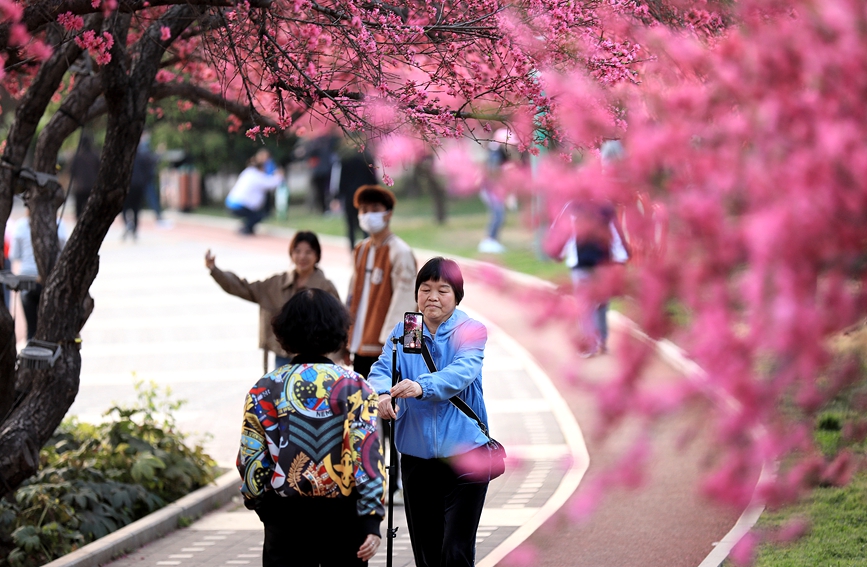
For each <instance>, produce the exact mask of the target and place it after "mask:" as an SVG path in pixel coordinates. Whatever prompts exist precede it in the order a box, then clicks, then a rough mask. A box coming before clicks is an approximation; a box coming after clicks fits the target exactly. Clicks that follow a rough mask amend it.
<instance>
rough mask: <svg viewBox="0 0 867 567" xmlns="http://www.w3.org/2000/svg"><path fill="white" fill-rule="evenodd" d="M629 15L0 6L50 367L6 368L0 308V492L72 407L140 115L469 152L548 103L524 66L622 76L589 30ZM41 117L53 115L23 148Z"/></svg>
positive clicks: (574, 8) (10, 347)
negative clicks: (333, 127) (87, 128)
mask: <svg viewBox="0 0 867 567" xmlns="http://www.w3.org/2000/svg"><path fill="white" fill-rule="evenodd" d="M637 6H638V5H637V4H635V3H633V2H615V3H609V2H601V1H600V0H588V1H586V2H583V3H573V2H560V1H555V0H526V1H525V0H521V1H517V2H514V3H511V4H505V3H500V2H493V1H490V0H472V1H469V2H467V1H464V2H453V1H441V2H433V1H429V0H414V1H411V2H403V3H400V4H399V5H392V4H389V3H387V2H383V1H380V0H373V1H369V0H330V1H319V2H317V1H311V0H247V1H243V2H231V1H228V0H189V1H187V0H184V1H180V0H0V61H2V63H3V65H2V69H0V82H2V86H3V88H4V89H5V90H6V91H7V92H8V93H10V94H11V95H13V96H14V97H16V98H17V105H16V106H15V108H14V118H13V119H12V122H11V126H10V128H9V131H8V135H7V137H6V140H5V143H4V145H3V147H2V162H0V166H2V167H0V221H2V222H3V223H4V224H5V222H6V220H8V218H9V213H10V211H11V208H12V197H13V193H14V192H15V191H16V190H23V191H24V195H25V197H26V199H27V202H28V205H29V208H30V210H31V219H32V235H33V243H34V250H35V253H36V258H37V263H38V266H39V272H40V274H41V280H42V282H43V285H44V291H43V294H42V300H41V304H40V308H39V327H38V329H37V330H36V339H39V340H43V341H47V342H50V343H53V344H58V345H60V346H61V347H62V355H61V357H60V358H59V359H58V360H57V362H56V363H55V365H54V366H53V367H52V368H49V369H43V370H36V369H26V368H18V369H16V366H15V355H16V353H15V341H14V329H13V321H12V319H11V317H10V315H9V313H8V312H7V311H5V310H0V343H2V344H3V345H5V346H3V347H2V350H0V444H2V446H3V447H4V451H3V452H2V454H0V471H2V477H0V493H6V492H8V491H10V490H11V489H13V488H14V487H15V486H17V485H18V484H19V483H20V482H21V481H22V480H24V479H25V478H27V477H28V476H29V475H31V474H32V473H33V472H34V471H35V470H36V467H37V466H38V459H37V454H38V450H39V448H40V447H41V446H42V444H43V443H44V442H45V441H46V440H47V439H48V437H49V436H50V434H51V433H52V432H53V430H54V429H55V427H56V426H57V424H58V423H59V422H60V420H61V419H62V417H63V415H64V414H65V413H66V411H67V409H68V408H69V406H70V405H71V404H72V402H73V400H74V398H75V395H76V393H77V390H78V376H79V372H80V362H81V359H80V354H79V350H78V344H77V342H76V336H77V334H78V332H79V331H80V329H81V328H82V326H83V325H84V323H85V321H86V319H87V316H88V314H89V313H90V310H91V309H92V308H93V305H92V301H91V300H90V298H89V296H88V289H89V287H90V284H91V283H92V281H93V279H94V278H95V277H96V274H97V272H98V250H99V246H100V244H101V242H102V240H103V239H104V237H105V235H106V233H107V231H108V229H109V226H110V225H111V223H112V221H113V219H114V218H115V217H116V215H117V214H118V213H119V212H120V210H121V206H122V203H123V200H124V197H125V194H126V191H127V188H128V185H129V180H130V176H131V169H132V160H133V156H134V152H135V148H136V146H137V143H138V140H139V137H140V134H141V132H142V129H143V125H144V121H145V117H146V114H147V112H148V110H149V109H152V108H154V107H155V106H158V105H159V104H160V101H164V100H169V99H180V100H181V101H184V102H182V104H180V105H179V107H181V108H184V107H188V106H189V105H190V104H209V105H211V106H214V107H216V108H218V109H221V110H224V111H226V112H227V113H228V114H229V115H231V116H230V120H229V128H230V129H237V128H238V127H240V126H241V125H242V124H245V125H247V126H248V130H247V135H248V136H250V137H251V138H254V139H255V138H258V137H260V136H270V135H276V134H279V133H280V132H282V131H284V130H286V129H288V128H300V127H301V126H300V125H299V122H300V118H301V117H302V116H305V115H308V116H314V117H317V118H318V119H325V120H331V121H335V122H337V123H338V124H340V125H341V126H342V127H343V128H344V130H345V131H346V132H347V133H348V134H350V135H355V134H359V135H360V134H362V133H363V134H364V135H365V136H370V135H374V136H375V135H386V134H389V133H394V132H413V133H414V135H416V136H418V137H421V138H423V139H427V140H428V142H429V143H432V144H436V143H438V140H439V139H440V138H442V137H459V136H469V137H474V138H484V137H486V136H488V132H490V131H491V125H490V124H491V122H496V121H501V120H510V121H513V122H515V123H519V122H522V121H523V122H524V123H529V122H528V120H529V121H532V117H533V115H534V114H536V112H537V110H538V109H539V108H545V107H546V106H547V105H548V104H549V102H550V101H549V100H548V98H547V96H546V95H545V94H544V92H543V85H542V83H541V82H540V81H538V80H537V79H538V73H537V71H538V70H539V69H542V68H551V69H565V68H567V67H569V66H574V65H576V64H577V65H579V66H581V67H582V68H587V69H588V70H590V72H592V73H593V74H594V75H595V77H596V80H597V81H599V82H601V83H605V84H614V83H617V82H619V81H622V80H624V79H628V78H631V73H630V71H628V68H629V67H630V65H632V64H633V60H634V58H635V50H636V47H635V46H634V45H633V44H631V43H630V42H629V41H628V39H626V38H625V37H624V38H622V39H609V38H615V37H616V36H615V35H609V34H606V33H605V31H604V30H605V20H606V18H608V16H609V15H612V14H630V15H631V16H630V17H642V18H651V16H650V15H648V14H647V13H643V12H641V10H639V9H638V7H637ZM633 12H636V13H637V15H632V14H633ZM639 12H641V13H639ZM645 12H646V10H645ZM676 13H677V12H676V11H675V12H672V14H676ZM666 17H675V16H670V14H669V16H666ZM679 17H680V16H677V17H676V18H675V19H677V18H679ZM678 21H679V20H678ZM600 38H604V39H600ZM49 104H54V105H55V106H54V107H53V108H57V111H56V112H54V114H52V115H51V116H50V119H49V120H48V121H47V122H46V123H45V125H44V127H43V128H42V129H41V131H40V133H39V135H38V136H37V135H36V132H37V125H38V124H39V122H40V120H41V119H42V117H43V116H44V115H45V113H46V110H47V109H48V108H49ZM3 110H4V111H6V112H10V110H9V109H3ZM98 116H105V120H106V124H107V127H106V137H105V144H104V148H103V152H102V157H101V166H100V170H99V172H98V179H97V184H96V187H95V188H94V190H93V192H92V194H91V196H90V198H89V199H88V202H87V206H86V208H85V210H84V212H83V214H82V216H81V218H80V219H79V221H78V223H77V225H76V227H75V230H74V231H73V233H72V235H71V237H70V239H69V242H68V243H67V245H66V246H65V247H64V249H63V250H62V252H61V253H60V254H59V255H58V243H57V238H56V232H55V230H54V223H55V219H56V214H57V209H58V208H59V206H60V204H61V203H62V202H63V200H64V193H63V190H62V188H61V187H60V185H59V184H58V182H57V179H56V177H55V176H54V173H55V170H56V163H57V155H58V151H59V148H60V146H61V144H62V143H63V141H64V140H65V139H67V138H68V137H69V135H70V134H72V133H73V132H74V131H75V130H76V129H77V128H79V127H81V126H82V125H85V124H87V123H88V122H90V121H91V120H93V119H94V118H95V117H98ZM543 127H549V128H551V129H552V131H553V128H554V127H555V125H554V124H553V123H551V124H546V125H543ZM359 137H360V136H359ZM34 138H35V151H34V154H33V157H32V160H30V161H29V162H28V163H26V164H25V157H26V155H27V150H28V148H29V147H31V145H32V143H33V141H34ZM525 143H527V144H529V143H530V139H529V138H528V139H527V140H525Z"/></svg>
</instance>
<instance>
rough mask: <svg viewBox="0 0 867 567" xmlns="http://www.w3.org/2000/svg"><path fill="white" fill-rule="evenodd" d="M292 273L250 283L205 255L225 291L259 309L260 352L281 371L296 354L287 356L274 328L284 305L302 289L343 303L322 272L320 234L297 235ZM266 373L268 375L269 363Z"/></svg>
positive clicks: (291, 247) (291, 245)
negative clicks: (320, 292)
mask: <svg viewBox="0 0 867 567" xmlns="http://www.w3.org/2000/svg"><path fill="white" fill-rule="evenodd" d="M289 258H290V259H291V260H292V264H293V267H292V269H291V270H289V271H286V272H282V273H279V274H275V275H273V276H271V277H269V278H266V279H264V280H260V281H254V282H248V281H247V280H245V279H244V278H241V277H239V276H237V275H235V274H234V273H232V272H224V271H222V270H220V269H219V268H217V261H216V258H215V257H214V256H213V255H212V254H211V251H210V250H208V251H207V252H205V267H206V268H208V270H209V271H210V273H211V277H212V278H214V281H216V282H217V284H219V286H220V287H221V288H223V291H225V292H226V293H229V294H231V295H234V296H236V297H240V298H241V299H246V300H247V301H252V302H253V303H256V304H258V305H259V348H262V349H264V351H265V360H266V361H267V359H268V352H269V351H270V352H273V353H274V357H275V366H276V367H277V368H279V367H281V366H284V365H286V364H289V359H290V358H291V357H292V355H293V354H294V353H290V352H286V351H285V350H284V349H283V348H282V346H281V343H280V341H278V340H277V337H276V336H275V335H274V332H273V330H272V328H271V319H272V318H273V317H274V316H275V315H277V313H279V312H280V309H281V308H282V307H283V305H284V304H285V303H286V302H287V301H289V299H291V298H292V297H293V296H294V295H295V294H296V293H298V292H299V291H301V290H302V289H308V288H309V289H322V290H325V291H327V292H328V293H330V294H331V295H333V296H334V297H336V298H337V299H338V300H339V299H340V294H339V293H338V292H337V288H336V287H334V284H333V283H331V280H329V279H328V278H326V277H325V274H324V273H323V272H322V270H321V269H319V267H318V264H319V261H320V260H322V247H321V246H320V245H319V239H318V238H317V237H316V234H314V233H312V232H309V231H300V232H296V233H295V236H293V237H292V241H291V242H290V243H289ZM265 371H266V372H267V371H268V368H267V362H266V368H265Z"/></svg>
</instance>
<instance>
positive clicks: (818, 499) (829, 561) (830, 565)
mask: <svg viewBox="0 0 867 567" xmlns="http://www.w3.org/2000/svg"><path fill="white" fill-rule="evenodd" d="M796 518H806V519H808V520H809V524H810V531H809V533H807V535H805V536H804V537H802V538H800V539H798V540H796V541H794V542H792V543H788V544H765V545H763V546H762V547H761V549H760V551H759V554H758V558H757V560H756V563H755V565H756V567H859V566H860V567H864V566H867V472H862V473H860V474H858V475H856V476H855V477H854V479H853V480H852V482H851V483H850V484H849V485H848V486H846V487H843V488H834V487H828V488H817V489H815V490H814V491H813V492H812V493H811V494H810V496H809V497H807V498H806V499H804V501H803V502H800V503H799V504H797V505H795V506H790V507H788V508H786V509H785V510H781V511H778V512H773V513H766V514H764V515H762V518H761V519H760V520H759V523H758V524H757V527H758V528H760V529H762V528H764V529H771V528H776V527H780V526H783V525H785V524H786V523H787V522H788V521H790V520H793V519H796ZM727 564H730V563H727Z"/></svg>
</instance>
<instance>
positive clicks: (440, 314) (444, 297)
mask: <svg viewBox="0 0 867 567" xmlns="http://www.w3.org/2000/svg"><path fill="white" fill-rule="evenodd" d="M456 305H457V304H456V303H455V290H453V289H452V286H451V285H449V284H448V283H446V282H444V281H441V280H428V281H426V282H422V284H421V285H420V286H419V288H418V310H419V311H421V312H422V313H424V318H425V321H426V322H428V323H432V324H433V325H434V326H436V327H438V326H439V325H440V324H441V323H442V322H443V321H445V320H446V319H448V318H449V317H451V315H452V313H454V312H455V306H456Z"/></svg>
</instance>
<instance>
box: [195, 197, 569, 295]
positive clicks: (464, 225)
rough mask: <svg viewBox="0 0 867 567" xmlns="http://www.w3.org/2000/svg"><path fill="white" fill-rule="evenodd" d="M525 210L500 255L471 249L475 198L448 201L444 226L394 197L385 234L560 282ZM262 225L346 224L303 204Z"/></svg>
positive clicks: (511, 219)
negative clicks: (539, 249) (526, 220)
mask: <svg viewBox="0 0 867 567" xmlns="http://www.w3.org/2000/svg"><path fill="white" fill-rule="evenodd" d="M526 208H527V206H526V205H522V207H521V208H519V210H518V211H507V213H506V222H505V224H504V226H503V229H502V230H501V234H500V241H501V242H502V243H503V245H504V246H505V247H506V249H507V250H506V252H505V253H504V254H497V255H491V254H480V253H479V252H478V251H477V249H476V247H477V246H478V244H479V242H480V241H481V240H482V238H484V236H485V227H486V226H487V223H488V212H487V210H486V209H485V206H484V204H483V203H482V202H481V201H480V200H479V198H478V197H476V196H473V197H468V198H461V199H458V198H454V197H450V198H449V201H448V207H447V210H448V216H447V219H446V222H445V224H443V225H438V224H437V223H436V221H435V219H434V214H433V206H432V204H431V200H430V198H429V197H427V196H420V197H413V198H407V197H403V196H400V195H399V196H398V203H397V206H396V207H395V211H394V216H393V218H392V221H391V229H392V231H393V232H394V233H395V234H397V235H398V236H400V237H401V238H403V239H404V240H405V241H406V242H407V244H409V245H410V246H412V247H413V248H421V249H427V250H432V251H436V252H441V253H442V254H444V255H446V256H461V257H464V258H474V259H479V260H486V261H490V262H493V263H496V264H499V265H501V266H503V267H505V268H509V269H511V270H515V271H518V272H522V273H525V274H531V275H534V276H538V277H540V278H543V279H548V280H564V279H566V278H567V276H568V273H567V269H566V268H565V266H563V264H562V263H559V262H555V261H552V260H549V259H544V258H540V257H539V255H538V254H537V252H536V248H537V245H536V240H537V237H536V235H535V234H534V232H533V230H532V229H531V228H530V227H528V226H525V224H524V222H523V217H524V216H525V213H524V210H526ZM196 213H198V214H207V215H215V216H227V213H226V211H225V209H223V208H222V207H217V206H214V207H202V208H199V209H197V210H196ZM264 224H266V225H273V226H282V227H288V228H293V229H296V230H311V231H313V232H316V233H317V234H328V235H333V236H345V235H346V224H345V221H344V218H343V216H342V215H340V216H322V215H319V214H317V213H311V212H310V211H309V210H308V209H307V207H306V205H305V204H304V203H303V202H293V203H291V204H290V206H289V214H288V218H287V219H285V220H281V219H277V218H276V217H275V216H274V215H272V216H271V217H269V218H268V219H266V220H265V221H264Z"/></svg>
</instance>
